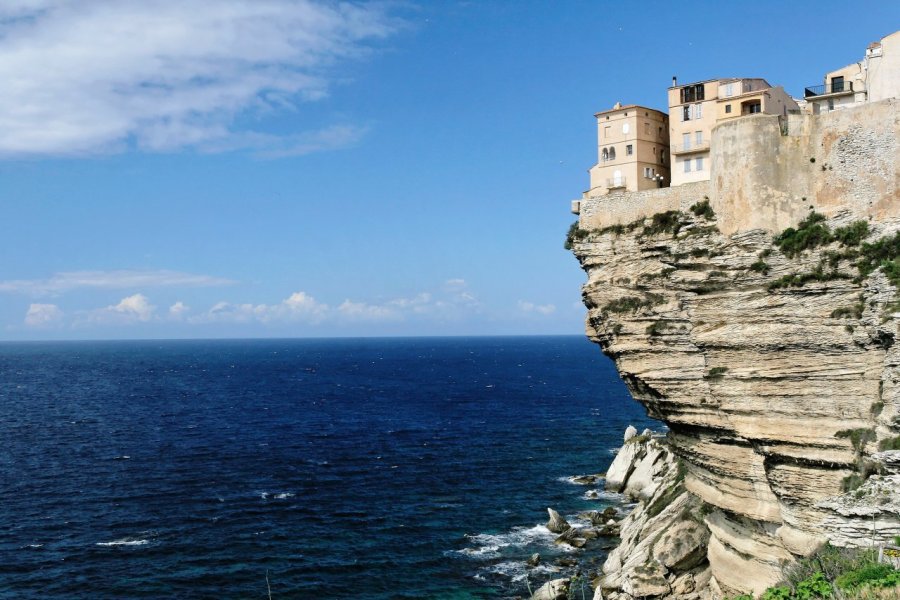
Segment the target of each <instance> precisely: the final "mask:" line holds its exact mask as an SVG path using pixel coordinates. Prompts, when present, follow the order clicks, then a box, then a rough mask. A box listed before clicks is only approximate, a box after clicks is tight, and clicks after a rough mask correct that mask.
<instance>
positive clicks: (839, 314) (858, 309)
mask: <svg viewBox="0 0 900 600" xmlns="http://www.w3.org/2000/svg"><path fill="white" fill-rule="evenodd" d="M864 308H865V304H863V303H862V302H857V303H856V304H854V305H852V306H842V307H840V308H836V309H834V310H833V311H831V318H832V319H841V318H843V317H853V318H854V319H859V318H860V317H862V314H863V309H864Z"/></svg>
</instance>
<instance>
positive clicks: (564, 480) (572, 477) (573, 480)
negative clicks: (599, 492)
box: [556, 475, 604, 486]
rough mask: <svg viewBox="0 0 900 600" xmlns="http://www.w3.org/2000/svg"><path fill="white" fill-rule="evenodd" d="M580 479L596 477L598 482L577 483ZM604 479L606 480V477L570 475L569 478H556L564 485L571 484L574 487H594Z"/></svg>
mask: <svg viewBox="0 0 900 600" xmlns="http://www.w3.org/2000/svg"><path fill="white" fill-rule="evenodd" d="M579 477H596V480H594V481H592V482H588V481H576V479H578V478H579ZM603 479H604V477H601V476H599V475H570V476H568V477H557V478H556V480H557V481H561V482H562V483H571V484H572V485H582V486H583V485H594V484H596V483H597V482H598V481H601V480H603Z"/></svg>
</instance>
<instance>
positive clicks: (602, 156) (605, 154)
mask: <svg viewBox="0 0 900 600" xmlns="http://www.w3.org/2000/svg"><path fill="white" fill-rule="evenodd" d="M600 160H601V161H603V162H606V161H608V160H609V150H607V149H606V148H604V149H603V152H601V153H600Z"/></svg>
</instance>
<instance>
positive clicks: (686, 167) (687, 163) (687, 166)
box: [684, 158, 691, 173]
mask: <svg viewBox="0 0 900 600" xmlns="http://www.w3.org/2000/svg"><path fill="white" fill-rule="evenodd" d="M684 172H685V173H690V172H691V159H689V158H686V159H684Z"/></svg>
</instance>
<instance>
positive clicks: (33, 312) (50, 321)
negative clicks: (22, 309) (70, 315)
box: [25, 304, 63, 327]
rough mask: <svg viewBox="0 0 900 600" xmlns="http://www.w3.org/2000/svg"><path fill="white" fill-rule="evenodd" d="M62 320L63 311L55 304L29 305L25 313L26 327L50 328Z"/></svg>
mask: <svg viewBox="0 0 900 600" xmlns="http://www.w3.org/2000/svg"><path fill="white" fill-rule="evenodd" d="M62 320H63V311H62V310H60V308H59V307H58V306H56V305H55V304H31V305H30V306H29V307H28V312H26V313H25V325H27V326H28V327H50V326H52V325H56V324H59V323H60V322H62Z"/></svg>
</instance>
